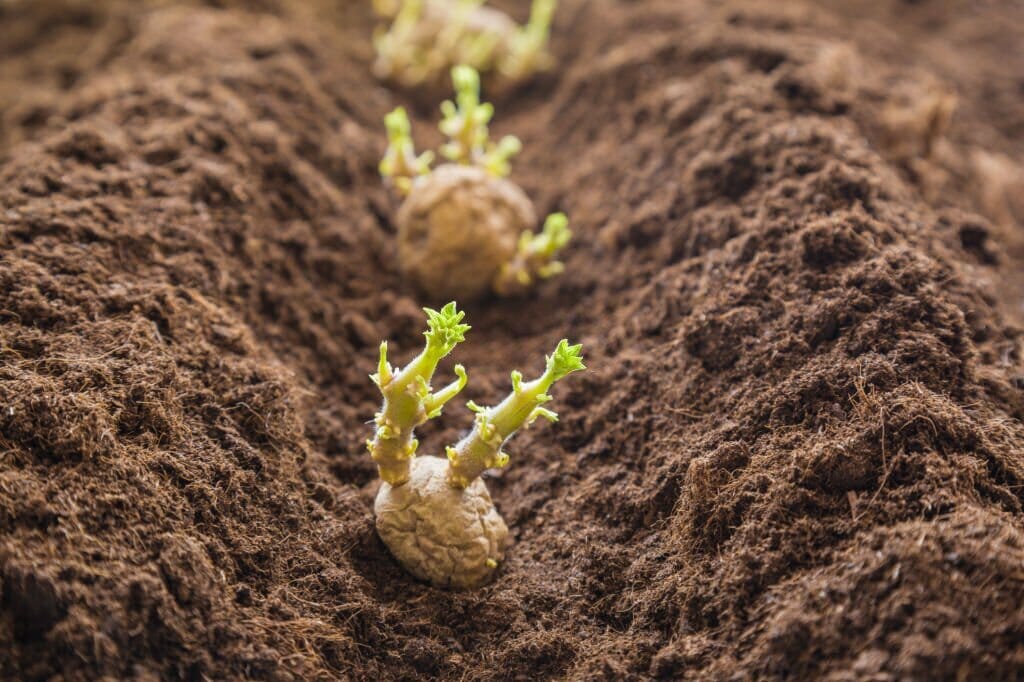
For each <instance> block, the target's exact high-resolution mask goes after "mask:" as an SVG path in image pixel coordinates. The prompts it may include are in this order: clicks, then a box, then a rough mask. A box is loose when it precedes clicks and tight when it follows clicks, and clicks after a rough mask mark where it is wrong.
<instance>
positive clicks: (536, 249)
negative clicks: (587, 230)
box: [494, 213, 572, 295]
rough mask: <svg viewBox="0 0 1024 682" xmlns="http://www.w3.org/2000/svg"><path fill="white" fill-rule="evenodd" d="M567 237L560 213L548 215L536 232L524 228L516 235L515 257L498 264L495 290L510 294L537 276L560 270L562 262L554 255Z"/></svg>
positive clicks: (567, 225) (520, 289)
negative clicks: (539, 230) (503, 263)
mask: <svg viewBox="0 0 1024 682" xmlns="http://www.w3.org/2000/svg"><path fill="white" fill-rule="evenodd" d="M571 238H572V231H571V230H570V229H569V218H568V217H566V215H565V214H564V213H552V214H551V215H549V216H548V217H547V219H546V220H545V221H544V229H543V230H541V233H540V234H534V233H533V232H524V233H523V234H522V235H521V236H520V237H519V245H518V248H517V249H516V255H515V257H514V258H513V259H512V260H511V261H510V262H509V263H506V264H505V265H504V266H503V267H502V269H501V273H500V274H499V275H498V278H497V280H495V283H494V289H495V291H496V292H497V293H499V294H502V295H508V294H512V293H514V292H516V291H522V290H525V289H527V288H529V287H530V286H531V285H532V284H533V283H534V281H536V280H537V279H547V278H548V277H553V276H555V275H557V274H560V273H561V272H562V271H563V270H565V265H564V264H563V263H562V262H561V261H559V260H557V259H556V258H555V256H557V254H558V252H559V251H561V249H562V248H563V247H564V246H565V245H566V244H568V243H569V240H570V239H571Z"/></svg>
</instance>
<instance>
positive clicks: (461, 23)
mask: <svg viewBox="0 0 1024 682" xmlns="http://www.w3.org/2000/svg"><path fill="white" fill-rule="evenodd" d="M555 4H556V0H534V2H533V5H532V7H531V10H530V19H529V21H528V22H527V23H526V24H525V25H523V26H519V25H517V24H516V22H514V21H513V20H512V19H511V18H510V17H509V16H508V15H507V14H505V13H504V12H501V11H500V10H496V9H493V8H490V7H486V6H484V4H483V0H374V7H375V9H376V11H377V13H378V14H379V15H380V16H381V17H383V18H385V19H390V20H391V22H392V23H391V25H390V26H389V27H388V28H386V29H385V28H383V27H381V28H379V29H378V30H377V31H376V33H375V34H374V39H373V42H374V47H375V48H376V51H377V59H376V61H375V62H374V65H373V69H374V72H375V73H376V75H377V76H378V77H379V78H382V79H385V80H389V81H392V82H395V83H398V84H400V85H404V86H416V85H420V84H422V83H428V82H435V81H437V80H439V79H440V77H441V76H442V74H444V72H445V71H446V70H447V69H449V68H451V67H452V66H454V65H456V64H467V65H469V66H472V67H473V68H474V69H476V70H477V71H481V72H489V71H497V72H498V74H499V75H500V76H501V77H502V78H503V79H504V80H505V81H507V82H510V83H515V82H518V81H521V80H524V79H526V78H528V77H530V76H531V75H533V74H534V73H536V72H537V71H541V70H544V69H547V68H549V67H550V65H551V63H552V61H553V60H552V58H551V55H550V53H549V52H548V49H547V48H548V39H549V36H550V32H551V19H552V17H553V15H554V11H555Z"/></svg>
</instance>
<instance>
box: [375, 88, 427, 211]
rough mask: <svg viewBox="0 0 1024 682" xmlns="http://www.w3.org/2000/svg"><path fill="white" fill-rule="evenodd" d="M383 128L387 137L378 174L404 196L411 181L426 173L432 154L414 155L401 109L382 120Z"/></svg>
mask: <svg viewBox="0 0 1024 682" xmlns="http://www.w3.org/2000/svg"><path fill="white" fill-rule="evenodd" d="M384 128H385V129H386V130H387V134H388V149H387V152H385V154H384V158H383V159H381V162H380V174H381V175H382V176H384V177H386V178H391V181H392V182H393V183H394V184H395V187H397V188H398V190H399V191H400V192H402V193H403V194H408V192H409V189H410V188H411V187H412V181H413V179H415V178H417V177H419V176H420V175H426V174H427V173H429V172H430V164H431V163H432V162H433V160H434V153H433V152H430V151H426V152H423V153H422V154H420V155H419V156H417V155H416V150H415V147H413V143H412V126H411V124H410V123H409V115H408V114H407V113H406V112H405V109H404V108H403V107H398V108H397V109H395V110H394V111H392V112H391V113H389V114H388V115H386V116H385V117H384Z"/></svg>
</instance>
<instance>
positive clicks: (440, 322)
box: [423, 301, 472, 355]
mask: <svg viewBox="0 0 1024 682" xmlns="http://www.w3.org/2000/svg"><path fill="white" fill-rule="evenodd" d="M423 312H425V313H426V314H427V326H428V329H427V331H425V332H423V335H424V336H425V337H427V344H428V345H434V346H437V347H438V348H440V349H443V355H447V354H448V353H449V352H451V350H452V349H453V348H455V346H456V345H458V344H460V343H462V342H463V341H465V340H466V332H468V331H469V330H470V329H472V327H470V326H469V325H468V324H462V318H464V317H465V316H466V313H465V311H463V310H459V309H458V307H457V306H456V304H455V301H451V302H449V303H447V304H445V306H444V307H442V308H441V309H440V310H434V309H433V308H424V309H423Z"/></svg>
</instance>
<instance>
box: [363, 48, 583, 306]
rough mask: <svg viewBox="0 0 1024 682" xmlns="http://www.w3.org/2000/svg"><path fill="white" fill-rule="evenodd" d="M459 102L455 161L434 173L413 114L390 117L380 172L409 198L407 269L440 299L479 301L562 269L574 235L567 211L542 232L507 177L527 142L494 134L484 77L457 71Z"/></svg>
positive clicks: (402, 224) (452, 114)
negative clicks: (415, 136) (420, 149)
mask: <svg viewBox="0 0 1024 682" xmlns="http://www.w3.org/2000/svg"><path fill="white" fill-rule="evenodd" d="M452 80H453V81H454V83H455V90H456V97H455V101H454V102H452V101H446V102H444V104H443V105H442V106H441V111H442V113H443V114H444V118H443V119H442V121H441V124H440V128H441V132H443V133H444V134H445V135H446V136H447V138H448V142H446V143H445V144H444V145H443V146H442V147H441V149H440V153H441V156H443V157H444V158H446V159H448V160H449V161H450V163H448V164H444V165H441V166H439V167H438V168H436V169H434V170H433V171H431V170H430V163H431V161H432V159H433V155H432V154H431V153H430V152H426V153H423V154H420V155H417V154H416V151H415V149H414V145H413V141H412V135H411V128H410V124H409V119H408V116H407V115H406V113H405V110H404V109H402V108H401V107H399V108H398V109H395V110H394V111H392V112H391V113H390V114H388V115H387V116H386V117H385V125H386V127H387V131H388V148H387V151H386V152H385V155H384V158H383V160H382V161H381V164H380V171H381V175H382V176H383V177H384V178H385V180H386V181H387V182H389V183H391V184H392V185H393V186H394V187H395V188H396V189H397V190H398V191H399V192H401V193H402V194H404V195H405V197H406V198H405V201H404V202H403V204H402V206H401V208H399V211H398V216H397V221H396V222H397V224H398V258H399V265H400V269H401V270H402V272H403V273H404V274H405V276H406V277H407V279H409V280H410V281H411V282H412V283H413V284H414V285H415V286H416V287H417V288H418V289H419V290H420V291H421V293H423V294H425V295H426V296H427V297H428V298H430V299H433V300H448V299H451V298H460V299H462V300H475V299H478V298H482V297H483V296H485V295H486V294H487V293H488V292H490V291H493V292H495V293H497V294H499V295H513V294H517V293H521V292H523V291H525V290H527V289H528V288H529V287H530V286H531V285H532V284H533V283H535V282H536V281H537V280H538V279H544V278H547V277H551V276H553V275H556V274H558V273H560V272H561V271H562V264H561V263H560V262H559V261H558V260H556V258H555V256H556V254H557V252H558V251H559V250H560V249H561V248H562V247H564V246H565V245H566V243H568V241H569V238H570V236H571V235H572V233H571V232H570V231H569V229H568V220H567V218H566V217H565V214H562V213H557V214H552V215H551V216H548V219H547V221H546V222H545V225H544V229H543V231H542V232H541V233H540V234H537V235H535V234H534V233H533V231H532V227H533V226H534V225H535V224H536V222H537V219H536V214H535V212H534V209H533V205H532V203H531V202H530V200H529V198H528V197H527V196H526V194H525V193H524V192H523V191H522V190H521V189H520V188H519V187H518V186H517V185H515V184H514V183H512V182H511V181H509V180H507V179H506V178H505V176H507V175H508V173H509V171H510V164H509V160H510V159H511V157H512V156H514V155H515V154H517V153H518V152H519V151H520V149H521V147H522V145H521V144H520V142H519V140H518V139H517V138H515V137H513V136H511V135H508V136H505V137H504V138H502V139H501V140H500V141H499V142H497V143H494V142H492V141H491V140H490V137H489V133H488V124H489V123H490V120H491V117H492V116H493V115H494V107H493V106H491V104H490V103H487V102H481V101H480V76H479V74H477V72H476V71H475V70H473V69H472V68H470V67H467V66H458V67H456V68H454V69H453V70H452Z"/></svg>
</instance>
